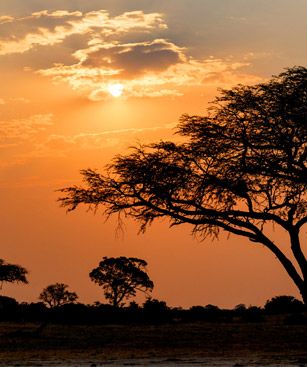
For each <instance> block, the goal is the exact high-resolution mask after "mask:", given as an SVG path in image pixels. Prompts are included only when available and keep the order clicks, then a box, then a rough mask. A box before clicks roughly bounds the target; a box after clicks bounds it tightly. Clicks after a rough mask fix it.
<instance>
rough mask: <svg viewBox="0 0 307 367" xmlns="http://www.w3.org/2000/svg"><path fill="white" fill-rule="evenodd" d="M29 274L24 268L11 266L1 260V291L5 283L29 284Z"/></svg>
mask: <svg viewBox="0 0 307 367" xmlns="http://www.w3.org/2000/svg"><path fill="white" fill-rule="evenodd" d="M27 274H28V271H27V270H26V269H25V268H23V267H22V266H20V265H15V264H9V263H7V262H6V261H5V260H3V259H0V289H2V286H3V283H4V282H8V283H24V284H27V283H28V280H27V277H26V275H27Z"/></svg>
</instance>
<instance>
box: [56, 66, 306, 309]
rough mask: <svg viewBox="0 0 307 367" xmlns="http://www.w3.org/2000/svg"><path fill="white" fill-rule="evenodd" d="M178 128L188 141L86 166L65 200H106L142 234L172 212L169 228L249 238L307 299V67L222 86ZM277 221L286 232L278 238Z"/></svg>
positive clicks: (96, 202)
mask: <svg viewBox="0 0 307 367" xmlns="http://www.w3.org/2000/svg"><path fill="white" fill-rule="evenodd" d="M177 134H180V135H181V136H183V137H184V138H185V141H184V142H183V143H177V144H175V143H173V142H159V143H156V144H151V145H147V146H139V147H135V148H134V150H133V151H132V153H130V154H128V155H124V156H117V157H115V159H114V161H113V163H112V164H111V165H110V166H109V167H108V170H107V173H106V175H101V174H99V173H98V172H96V171H93V170H91V169H87V170H83V171H81V173H82V175H83V178H84V180H85V182H86V186H85V187H77V186H74V187H69V188H66V189H63V190H62V191H63V192H64V193H65V194H66V196H65V197H62V198H60V201H61V203H62V205H63V206H65V207H67V208H68V210H73V209H75V208H76V207H77V206H78V205H79V204H81V203H84V204H89V205H90V206H94V207H97V206H98V205H99V204H103V205H104V207H105V211H106V214H107V215H111V214H113V213H123V214H124V215H125V216H130V217H132V218H134V219H135V220H137V221H138V222H139V223H140V226H141V230H143V231H144V230H145V228H146V226H147V225H148V224H150V223H151V222H152V221H153V220H155V219H156V218H164V217H165V218H168V219H169V221H170V224H171V225H179V224H181V223H190V224H191V225H192V226H193V233H194V234H197V235H199V236H200V237H201V238H206V237H208V236H209V237H210V236H213V237H217V236H218V235H219V232H220V230H221V229H223V230H225V231H227V232H229V233H232V234H236V235H239V236H243V237H246V238H248V239H249V240H250V241H252V242H253V243H254V244H260V245H264V246H265V247H266V248H267V249H269V250H270V251H271V252H272V253H273V254H274V255H275V257H276V258H277V259H278V261H279V262H280V263H281V265H282V266H283V267H284V269H285V270H286V272H287V273H288V275H289V276H290V277H291V279H292V280H293V282H294V283H295V285H296V286H297V288H298V289H299V291H300V293H301V295H302V297H303V300H304V302H305V304H307V286H306V279H307V262H306V257H305V255H304V253H303V250H302V245H301V241H300V232H301V230H302V227H303V226H304V225H305V224H306V222H307V216H306V185H307V164H306V158H307V69H306V68H304V67H294V68H290V69H287V70H286V71H285V72H283V73H281V74H280V75H278V76H274V77H273V78H272V79H271V80H269V81H268V82H266V83H262V84H258V85H254V86H243V85H238V86H236V87H234V88H233V89H231V90H223V91H222V92H221V96H219V97H217V98H216V99H215V101H214V103H213V104H212V107H211V108H210V109H209V111H208V114H207V115H206V116H204V117H201V116H189V115H183V116H182V117H181V119H180V122H179V125H178V130H177ZM273 225H275V226H277V227H280V228H281V229H282V231H284V233H285V236H283V237H282V238H280V239H279V243H277V242H276V241H275V240H274V239H273V238H272V236H271V229H272V227H273ZM285 245H287V246H289V247H290V251H292V255H293V258H294V260H291V259H290V258H289V256H288V255H287V250H285Z"/></svg>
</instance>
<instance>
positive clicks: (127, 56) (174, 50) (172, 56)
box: [80, 39, 184, 77]
mask: <svg viewBox="0 0 307 367" xmlns="http://www.w3.org/2000/svg"><path fill="white" fill-rule="evenodd" d="M83 52H85V53H86V59H85V61H83V62H82V65H83V66H85V67H95V68H97V67H98V68H101V67H108V68H109V67H112V68H113V69H119V70H122V72H121V73H120V76H122V77H123V76H125V75H126V76H131V75H138V74H140V73H143V72H147V71H160V70H165V69H167V68H168V67H169V66H171V65H173V64H177V63H179V62H182V61H184V55H183V53H182V49H180V48H179V47H177V46H176V45H174V44H173V43H171V42H168V41H166V40H163V39H159V40H155V41H153V42H144V43H130V44H123V45H122V44H114V45H109V46H107V47H104V46H103V45H102V46H99V48H98V49H97V50H95V48H94V51H92V50H90V49H89V50H83ZM87 52H88V53H87ZM81 55H82V52H81V54H80V56H81Z"/></svg>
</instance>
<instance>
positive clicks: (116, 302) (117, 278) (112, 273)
mask: <svg viewBox="0 0 307 367" xmlns="http://www.w3.org/2000/svg"><path fill="white" fill-rule="evenodd" d="M146 266H147V262H146V261H145V260H142V259H138V258H135V257H124V256H120V257H106V256H105V257H103V260H102V261H101V262H100V263H99V266H98V267H97V268H95V269H93V270H92V271H91V272H90V274H89V276H90V278H91V280H92V281H93V282H95V283H97V284H98V285H100V286H101V287H102V289H103V291H104V295H105V298H106V299H107V300H108V301H109V303H110V304H111V305H113V306H114V307H120V306H122V305H124V301H125V300H127V299H129V298H130V297H134V296H135V295H136V292H137V291H141V292H144V293H147V292H151V291H152V289H153V287H154V284H153V282H152V281H151V280H150V278H149V276H148V275H147V273H146Z"/></svg>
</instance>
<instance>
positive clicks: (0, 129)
mask: <svg viewBox="0 0 307 367" xmlns="http://www.w3.org/2000/svg"><path fill="white" fill-rule="evenodd" d="M52 124H53V115H52V114H41V115H33V116H29V117H27V118H20V119H12V120H8V121H0V148H6V147H9V146H12V145H18V144H21V143H22V142H24V141H29V140H30V139H32V138H33V137H34V136H35V135H36V134H37V133H38V132H40V131H44V130H46V129H47V128H48V127H49V126H51V125H52Z"/></svg>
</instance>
